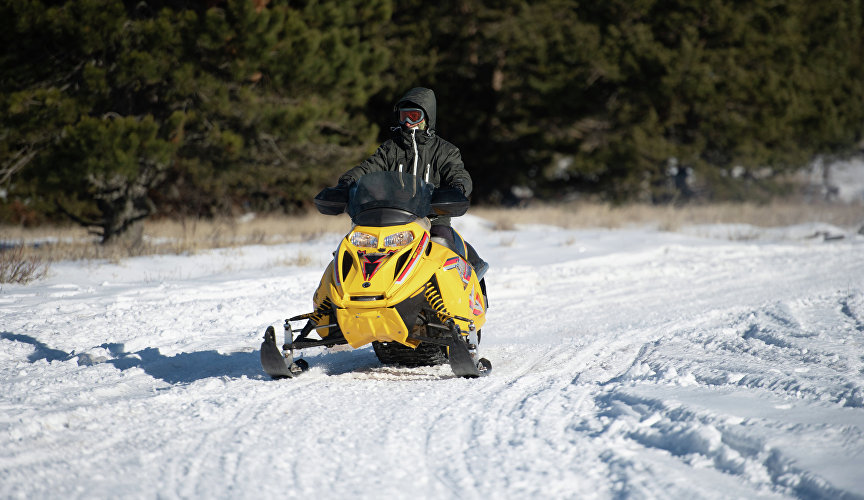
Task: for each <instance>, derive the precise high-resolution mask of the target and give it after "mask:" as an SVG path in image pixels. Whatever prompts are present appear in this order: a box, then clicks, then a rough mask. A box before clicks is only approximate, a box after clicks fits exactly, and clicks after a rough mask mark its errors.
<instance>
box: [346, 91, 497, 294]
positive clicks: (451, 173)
mask: <svg viewBox="0 0 864 500" xmlns="http://www.w3.org/2000/svg"><path fill="white" fill-rule="evenodd" d="M393 112H394V115H395V118H396V122H397V123H398V125H399V126H398V127H393V128H392V129H391V130H392V132H393V137H392V138H391V139H389V140H387V141H385V142H384V143H383V144H381V146H379V147H378V150H377V151H375V153H374V154H373V155H372V156H370V157H369V158H368V159H366V160H365V161H363V162H362V163H360V164H359V165H357V166H356V167H354V168H352V169H350V170H348V171H347V172H345V173H344V174H342V176H341V177H339V186H340V187H345V188H347V187H348V186H350V185H351V184H353V183H354V182H357V179H359V178H360V177H361V176H362V175H363V174H368V173H369V172H375V171H381V170H390V171H399V172H411V173H413V174H414V175H415V176H420V177H422V178H423V179H424V180H425V181H426V182H429V183H431V184H432V185H434V186H435V187H436V188H438V187H440V186H442V185H443V186H445V187H453V188H456V189H459V190H460V191H462V194H464V195H465V196H466V197H467V196H468V195H470V194H471V188H472V183H471V176H470V175H469V174H468V171H467V170H465V165H464V164H463V163H462V155H461V154H460V153H459V148H457V147H456V146H454V145H453V144H451V143H449V142H447V141H445V140H444V139H442V138H441V137H439V136H437V135H436V134H435V124H436V115H437V105H436V100H435V93H434V92H432V90H430V89H427V88H423V87H416V88H413V89H411V90H409V91H408V92H406V93H405V95H403V96H402V98H401V99H399V101H397V102H396V105H395V106H394V107H393ZM430 219H431V222H432V228H431V230H430V233H431V235H432V237H433V238H435V239H440V240H439V241H440V242H442V243H446V244H447V245H448V246H450V247H451V248H454V249H455V248H456V247H457V245H456V241H458V239H459V238H458V237H456V236H455V235H454V231H453V228H452V227H451V226H450V217H437V218H430ZM466 246H467V248H468V255H467V258H468V261H469V262H470V263H471V265H472V266H473V267H474V270H475V272H476V273H477V276H478V278H481V279H482V277H483V274H485V271H486V269H487V268H488V267H489V265H488V264H487V263H486V262H484V261H483V259H481V258H480V257H479V256H478V255H477V252H476V251H475V250H474V247H472V246H471V245H470V244H468V243H467V242H466ZM457 253H461V252H457ZM483 284H484V285H485V283H483ZM484 292H485V290H484Z"/></svg>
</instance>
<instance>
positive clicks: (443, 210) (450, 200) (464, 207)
mask: <svg viewBox="0 0 864 500" xmlns="http://www.w3.org/2000/svg"><path fill="white" fill-rule="evenodd" d="M470 204H471V202H470V201H468V198H466V197H465V195H464V194H462V191H460V190H459V189H456V188H441V189H436V190H435V192H434V193H432V212H433V213H434V214H435V215H444V216H449V217H459V216H460V215H465V212H467V211H468V206H469V205H470Z"/></svg>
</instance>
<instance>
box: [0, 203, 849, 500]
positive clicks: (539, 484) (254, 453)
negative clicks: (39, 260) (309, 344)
mask: <svg viewBox="0 0 864 500" xmlns="http://www.w3.org/2000/svg"><path fill="white" fill-rule="evenodd" d="M455 222H456V225H457V228H459V229H460V231H461V232H462V234H463V235H464V236H466V238H468V239H469V240H470V241H472V243H473V244H474V245H475V246H476V247H477V248H478V250H479V251H480V253H481V255H482V256H483V257H484V258H485V259H487V260H488V261H489V262H490V263H491V265H492V269H491V270H490V273H489V275H488V280H489V297H490V310H489V315H488V318H489V321H488V323H487V324H486V325H485V327H484V330H483V341H482V344H481V349H482V352H483V355H484V356H485V357H488V358H489V359H490V360H491V361H492V362H493V364H494V370H493V372H492V374H491V375H490V376H488V377H485V378H482V379H477V380H466V379H459V378H454V377H453V375H452V373H451V372H450V369H449V367H446V366H438V367H428V368H416V369H408V368H402V367H393V366H381V365H380V364H379V363H378V361H377V359H376V358H375V356H374V354H373V352H372V350H371V349H370V348H364V349H359V350H355V351H330V350H327V349H324V348H320V349H312V350H309V351H307V354H306V355H305V359H307V361H309V363H310V365H311V367H312V368H311V369H310V370H309V372H307V373H305V374H303V375H302V376H301V377H299V378H296V379H293V380H284V381H271V380H269V379H267V378H266V377H265V376H264V374H263V372H262V371H261V368H260V365H259V362H258V352H257V349H258V346H259V345H260V342H261V337H262V335H263V332H264V329H265V328H266V327H267V326H268V325H275V326H276V327H277V331H278V330H280V326H281V321H282V320H283V319H284V318H286V317H288V316H291V315H294V314H297V313H300V312H307V310H308V309H309V307H310V304H311V295H312V292H313V290H314V288H315V286H316V285H317V283H318V280H319V278H320V273H321V270H322V269H323V267H324V266H325V265H326V262H327V259H328V258H329V257H330V252H331V251H332V248H333V247H334V246H335V241H336V239H337V238H339V236H338V235H333V236H331V237H326V238H321V239H319V240H316V241H314V242H310V243H307V244H302V245H301V244H294V245H282V246H278V247H247V248H242V249H239V250H237V249H235V250H230V251H214V252H208V253H203V254H201V255H197V256H189V257H176V256H174V257H147V258H137V259H130V260H128V261H126V262H124V263H122V264H116V265H115V264H108V263H103V264H92V263H91V264H81V263H77V264H76V263H67V264H60V265H56V266H55V267H54V268H53V271H52V276H51V277H50V278H48V279H47V280H45V281H43V282H40V283H36V284H32V285H28V286H4V287H3V289H2V291H0V497H2V498H28V499H29V498H49V497H50V498H58V497H71V498H84V497H86V498H106V497H111V498H153V497H157V496H158V497H169V498H188V497H204V496H209V497H218V498H261V497H262V496H265V495H266V496H278V497H283V498H302V497H308V496H309V495H315V496H316V497H317V498H346V497H348V498H381V497H394V498H411V497H414V498H442V497H444V498H465V499H474V498H488V497H494V498H524V497H531V498H534V497H540V496H544V497H549V498H752V497H756V496H759V497H765V498H864V474H862V473H861V471H862V470H864V237H861V236H856V235H854V234H851V233H850V234H846V235H845V236H846V237H845V238H844V239H842V240H832V241H824V240H823V239H821V238H809V237H808V236H809V235H812V234H816V233H817V232H819V231H826V230H828V231H832V232H835V233H836V232H838V231H840V230H838V229H836V228H827V229H826V228H825V227H823V226H806V227H796V228H785V229H782V230H781V229H776V230H764V231H761V230H756V229H754V228H750V229H749V231H750V233H749V234H751V235H753V234H756V235H758V236H760V237H759V238H755V239H753V238H749V239H747V240H741V241H730V240H728V239H725V238H715V237H712V236H715V235H716V234H718V233H724V234H725V232H727V231H728V228H721V227H719V226H718V227H707V228H690V229H688V230H687V233H688V234H685V233H665V232H658V231H654V230H650V229H626V230H578V231H568V230H561V229H556V228H548V227H538V226H531V227H520V228H519V229H518V230H515V231H494V230H492V229H491V228H489V227H487V224H486V223H485V222H484V221H482V220H480V219H477V218H473V217H465V218H461V219H457V220H456V221H455ZM297 255H305V256H313V261H314V264H313V265H311V266H309V267H300V268H297V267H280V266H279V265H277V264H275V263H277V262H283V261H285V260H286V259H287V258H290V257H292V256H297Z"/></svg>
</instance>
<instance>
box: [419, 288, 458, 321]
mask: <svg viewBox="0 0 864 500" xmlns="http://www.w3.org/2000/svg"><path fill="white" fill-rule="evenodd" d="M423 295H424V296H425V297H426V302H428V303H429V305H430V306H432V308H433V309H435V313H436V315H437V316H438V321H440V322H442V323H444V322H445V321H447V320H448V319H450V318H452V317H453V315H451V314H450V312H449V311H447V308H446V307H445V306H444V299H443V298H441V291H440V290H439V289H438V287H437V286H436V285H435V283H433V282H429V283H427V284H426V290H425V291H424V292H423Z"/></svg>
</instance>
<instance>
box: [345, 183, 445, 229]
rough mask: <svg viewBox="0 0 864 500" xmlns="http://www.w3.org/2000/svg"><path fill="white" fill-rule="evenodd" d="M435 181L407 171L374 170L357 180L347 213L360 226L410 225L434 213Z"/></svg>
mask: <svg viewBox="0 0 864 500" xmlns="http://www.w3.org/2000/svg"><path fill="white" fill-rule="evenodd" d="M433 189H434V188H433V186H432V184H429V183H427V182H426V181H424V180H423V179H422V178H420V177H417V176H415V175H414V174H411V173H405V172H389V171H387V172H371V173H368V174H366V175H364V176H362V177H360V180H358V181H357V184H355V185H354V187H353V188H352V189H351V196H350V198H349V200H348V215H350V216H351V220H352V221H353V222H354V223H355V224H357V225H360V226H396V225H400V224H407V223H409V222H411V221H413V220H414V219H417V218H419V217H426V216H427V215H429V214H430V213H431V212H432V207H431V201H430V200H431V199H432V191H433Z"/></svg>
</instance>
